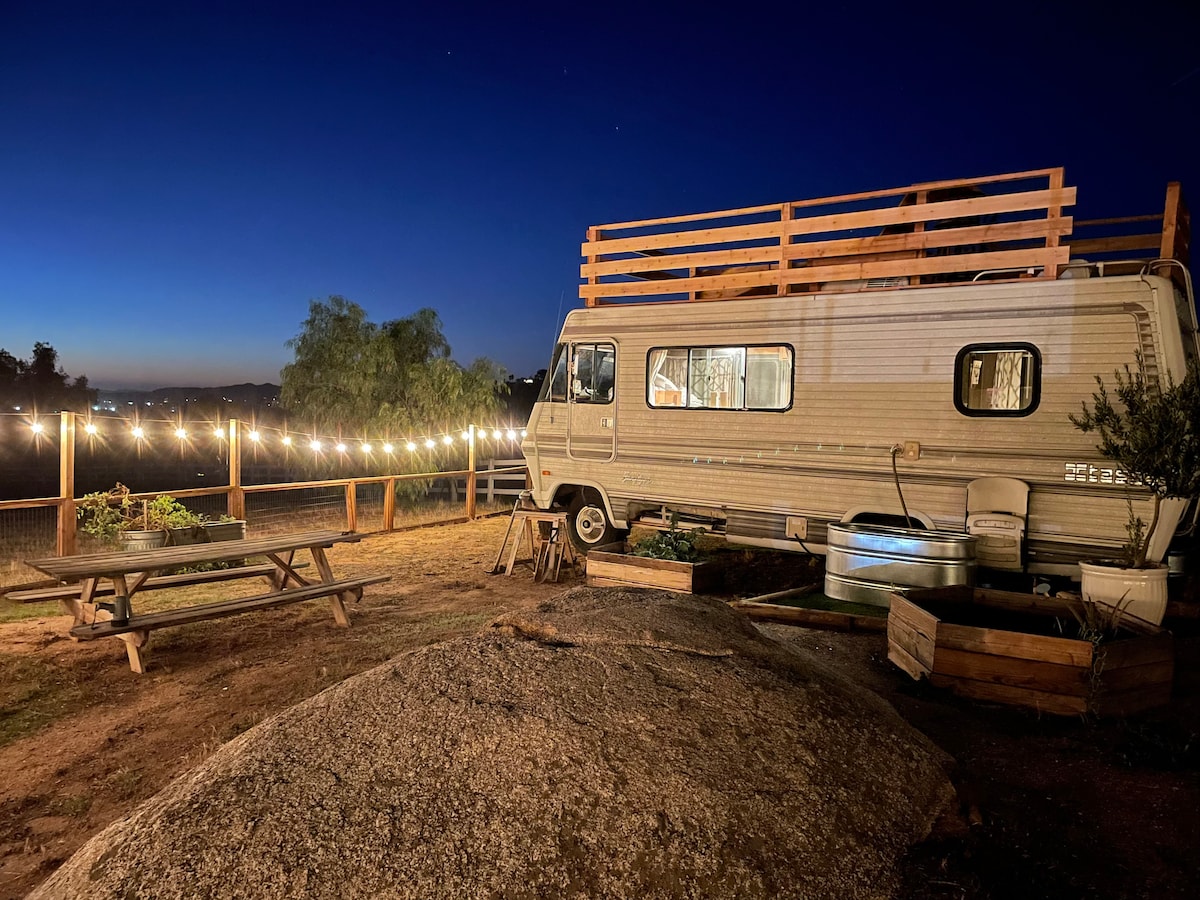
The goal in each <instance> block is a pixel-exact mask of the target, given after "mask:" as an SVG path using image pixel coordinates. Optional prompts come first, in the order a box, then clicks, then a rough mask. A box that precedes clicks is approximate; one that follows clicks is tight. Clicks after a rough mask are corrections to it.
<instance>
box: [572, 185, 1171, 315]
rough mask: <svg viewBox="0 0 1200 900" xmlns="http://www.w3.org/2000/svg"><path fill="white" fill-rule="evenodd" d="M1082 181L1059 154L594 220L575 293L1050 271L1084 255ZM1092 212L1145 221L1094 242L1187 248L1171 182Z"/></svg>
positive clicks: (743, 292) (593, 300) (884, 282)
mask: <svg viewBox="0 0 1200 900" xmlns="http://www.w3.org/2000/svg"><path fill="white" fill-rule="evenodd" d="M1075 194H1076V190H1075V188H1074V187H1066V186H1064V184H1063V170H1062V169H1061V168H1055V169H1037V170H1033V171H1028V172H1015V173H1011V174H1007V175H996V176H990V177H987V178H971V179H957V180H953V181H939V182H928V183H925V184H916V185H911V186H909V187H904V188H895V189H892V190H886V191H873V192H869V193H861V194H846V195H842V196H838V197H825V198H820V199H815V200H801V201H794V202H789V203H782V204H772V205H768V206H753V207H745V208H742V209H731V210H722V211H718V212H712V213H697V214H693V215H683V216H670V217H666V218H660V219H644V220H641V221H636V222H617V223H614V224H610V225H598V226H595V227H593V228H590V229H588V239H587V241H586V242H585V243H584V244H583V245H582V254H583V256H584V258H585V260H584V263H583V265H582V266H581V267H580V275H581V277H582V279H583V284H581V285H580V297H581V299H583V300H584V301H585V302H586V303H587V305H588V306H600V305H607V304H615V303H627V302H648V301H688V300H722V299H734V298H740V297H761V296H786V295H792V294H795V295H800V294H809V293H816V292H818V291H821V292H828V291H851V290H863V289H871V288H895V287H905V286H910V285H918V284H939V283H960V282H964V281H970V280H972V279H974V278H976V277H977V276H978V275H979V273H980V272H995V273H996V274H997V276H998V277H1007V278H1016V277H1024V278H1029V277H1035V278H1049V279H1053V278H1057V277H1058V275H1059V272H1060V271H1061V268H1062V267H1063V266H1064V265H1065V264H1066V263H1067V261H1068V259H1069V258H1070V257H1071V256H1077V255H1080V254H1079V252H1078V251H1079V249H1080V247H1079V246H1078V245H1077V244H1076V245H1069V244H1068V243H1067V242H1066V241H1065V238H1066V237H1067V236H1069V235H1070V234H1071V233H1072V226H1073V221H1072V218H1071V216H1069V215H1066V214H1064V209H1065V208H1068V207H1071V206H1073V205H1074V204H1075ZM1151 219H1155V220H1157V221H1158V223H1159V225H1160V226H1161V227H1160V229H1159V230H1158V231H1157V232H1156V233H1155V234H1154V235H1151V234H1149V233H1148V232H1147V231H1146V228H1147V226H1144V225H1141V224H1140V223H1141V222H1146V221H1150V220H1151ZM1095 221H1096V222H1099V223H1100V224H1102V225H1113V224H1117V225H1118V226H1120V227H1123V228H1127V227H1129V226H1130V225H1133V226H1135V227H1136V228H1138V229H1140V230H1142V231H1143V233H1142V234H1140V235H1133V236H1129V235H1119V236H1111V235H1107V236H1104V237H1102V238H1099V239H1098V240H1100V241H1102V242H1103V243H1102V244H1087V243H1085V244H1084V246H1085V247H1087V248H1089V250H1097V251H1098V250H1100V249H1101V248H1103V249H1105V250H1111V251H1120V252H1122V253H1124V254H1125V256H1124V258H1129V253H1130V252H1145V253H1146V257H1145V258H1155V257H1158V256H1166V257H1170V258H1174V259H1179V260H1180V261H1182V262H1184V263H1185V264H1186V262H1187V244H1188V241H1189V238H1190V229H1189V220H1188V216H1187V211H1186V208H1185V207H1184V206H1183V204H1182V199H1181V196H1180V191H1179V185H1178V183H1176V182H1173V183H1172V184H1171V185H1170V186H1169V187H1168V191H1167V204H1166V211H1165V213H1164V214H1163V215H1162V216H1154V217H1136V218H1134V219H1131V220H1095ZM1152 237H1153V238H1154V240H1151V238H1152Z"/></svg>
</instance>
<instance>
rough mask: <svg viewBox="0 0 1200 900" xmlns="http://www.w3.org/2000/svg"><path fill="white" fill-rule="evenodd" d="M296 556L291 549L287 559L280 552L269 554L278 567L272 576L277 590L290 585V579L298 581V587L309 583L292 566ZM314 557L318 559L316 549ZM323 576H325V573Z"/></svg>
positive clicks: (268, 556)
mask: <svg viewBox="0 0 1200 900" xmlns="http://www.w3.org/2000/svg"><path fill="white" fill-rule="evenodd" d="M295 557H296V551H295V550H292V551H289V553H288V555H287V559H283V558H282V557H280V555H279V554H278V553H268V554H267V559H269V560H271V562H273V563H275V565H276V567H277V568H276V570H275V574H274V575H271V576H270V579H271V583H272V584H273V585H274V586H275V590H277V591H281V590H283V589H284V588H286V587H287V586H288V582H289V581H294V582H296V587H303V586H304V585H306V584H309V582H307V581H305V580H304V579H303V578H301V577H300V576H299V575H297V574H296V570H295V569H293V568H292V560H293V559H295ZM313 559H316V551H315V550H314V551H313ZM321 577H322V578H324V575H322V576H321ZM324 580H326V581H329V580H330V579H328V578H324Z"/></svg>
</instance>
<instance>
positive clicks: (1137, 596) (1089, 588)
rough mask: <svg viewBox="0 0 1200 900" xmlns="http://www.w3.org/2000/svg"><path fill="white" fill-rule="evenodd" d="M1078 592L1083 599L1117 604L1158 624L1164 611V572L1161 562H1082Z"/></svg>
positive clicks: (1165, 577) (1165, 603)
mask: <svg viewBox="0 0 1200 900" xmlns="http://www.w3.org/2000/svg"><path fill="white" fill-rule="evenodd" d="M1079 569H1080V571H1081V572H1082V573H1083V577H1082V578H1081V579H1080V593H1081V594H1083V599H1084V600H1094V601H1095V602H1097V603H1104V604H1106V605H1108V606H1120V607H1121V609H1122V610H1124V611H1125V612H1127V613H1129V614H1130V615H1133V616H1137V617H1138V618H1139V619H1144V620H1146V621H1147V622H1149V623H1151V624H1152V625H1161V624H1162V620H1163V615H1164V614H1165V613H1166V611H1167V573H1168V571H1169V570H1168V569H1167V567H1166V566H1164V565H1157V566H1154V567H1153V568H1149V569H1123V568H1121V567H1120V566H1115V565H1106V564H1104V563H1095V562H1090V563H1088V562H1081V563H1080V564H1079Z"/></svg>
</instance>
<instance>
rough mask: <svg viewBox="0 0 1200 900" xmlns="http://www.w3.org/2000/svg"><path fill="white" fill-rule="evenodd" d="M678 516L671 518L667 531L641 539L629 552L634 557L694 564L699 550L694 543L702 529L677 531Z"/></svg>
mask: <svg viewBox="0 0 1200 900" xmlns="http://www.w3.org/2000/svg"><path fill="white" fill-rule="evenodd" d="M678 526H679V516H678V515H672V516H671V527H670V528H669V529H668V530H667V531H659V532H656V533H655V534H653V535H651V536H650V537H647V538H642V540H640V541H638V542H637V543H636V544H634V545H633V549H632V550H631V551H630V552H631V553H632V554H633V555H634V556H645V557H649V558H650V559H673V560H677V561H678V562H695V561H696V560H697V559H699V558H700V549H699V548H698V547H697V546H696V541H697V540H698V539H699V538H700V535H702V534H704V529H703V528H693V529H692V530H691V531H680V530H679V527H678Z"/></svg>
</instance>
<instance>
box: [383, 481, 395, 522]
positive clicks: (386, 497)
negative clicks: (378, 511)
mask: <svg viewBox="0 0 1200 900" xmlns="http://www.w3.org/2000/svg"><path fill="white" fill-rule="evenodd" d="M395 527H396V479H395V478H389V479H388V480H387V481H385V482H384V483H383V530H384V531H391V530H393V529H394V528H395Z"/></svg>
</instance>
